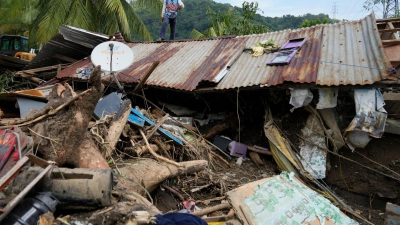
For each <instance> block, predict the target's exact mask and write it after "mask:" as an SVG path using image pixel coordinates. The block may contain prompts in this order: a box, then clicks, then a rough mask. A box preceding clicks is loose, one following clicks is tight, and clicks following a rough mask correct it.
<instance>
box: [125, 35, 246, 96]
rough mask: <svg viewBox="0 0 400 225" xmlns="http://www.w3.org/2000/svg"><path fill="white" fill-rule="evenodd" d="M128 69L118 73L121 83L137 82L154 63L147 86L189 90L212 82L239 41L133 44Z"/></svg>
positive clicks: (238, 47)
mask: <svg viewBox="0 0 400 225" xmlns="http://www.w3.org/2000/svg"><path fill="white" fill-rule="evenodd" d="M132 50H133V52H134V55H135V60H134V63H133V64H132V66H130V67H129V68H127V69H126V70H124V71H122V72H120V73H119V76H118V79H119V80H120V81H121V82H125V83H131V82H138V80H139V79H140V78H141V77H142V76H143V74H144V73H145V72H146V71H147V70H148V68H149V67H150V65H151V64H152V63H153V62H154V61H160V62H161V63H160V65H159V66H158V67H157V68H156V69H155V70H154V72H153V73H152V75H151V76H150V77H149V79H148V80H147V82H146V83H147V84H148V85H155V86H162V87H168V88H175V89H181V90H193V89H195V88H196V86H197V85H198V83H199V82H201V81H211V82H212V81H213V79H214V78H215V77H216V76H217V75H218V74H219V73H220V71H221V70H223V69H224V68H225V67H226V66H227V65H228V63H229V61H230V60H231V58H232V55H234V54H235V53H236V52H238V51H242V50H243V43H241V40H240V39H235V38H231V39H228V38H224V39H218V40H205V41H190V42H170V43H161V44H160V43H151V44H144V43H140V44H135V45H133V47H132Z"/></svg>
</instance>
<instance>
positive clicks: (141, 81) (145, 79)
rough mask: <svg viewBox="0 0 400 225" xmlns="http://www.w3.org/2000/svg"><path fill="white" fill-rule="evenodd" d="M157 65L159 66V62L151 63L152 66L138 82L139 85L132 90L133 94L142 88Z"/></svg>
mask: <svg viewBox="0 0 400 225" xmlns="http://www.w3.org/2000/svg"><path fill="white" fill-rule="evenodd" d="M158 64H160V61H155V62H153V64H152V65H151V66H150V68H149V70H147V72H146V74H144V76H143V77H142V79H141V80H140V82H139V84H138V85H136V87H135V89H134V90H133V93H136V92H138V91H139V90H140V89H141V88H142V86H143V84H144V83H146V81H147V79H148V78H149V77H150V75H151V74H152V73H153V71H154V70H155V69H156V67H157V66H158Z"/></svg>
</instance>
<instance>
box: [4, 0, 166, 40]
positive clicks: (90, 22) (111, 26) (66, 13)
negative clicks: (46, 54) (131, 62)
mask: <svg viewBox="0 0 400 225" xmlns="http://www.w3.org/2000/svg"><path fill="white" fill-rule="evenodd" d="M24 1H29V0H18V1H15V0H0V6H1V8H2V9H3V7H4V8H11V7H13V8H18V9H19V12H20V14H21V15H25V13H26V10H25V5H24V3H23V2H24ZM30 2H33V3H34V7H35V9H36V10H37V12H38V14H37V16H36V17H35V18H34V20H32V21H31V22H32V23H31V24H30V29H29V34H30V35H29V38H30V40H31V41H34V42H41V43H44V42H47V41H48V40H50V38H52V37H53V36H54V35H56V34H58V33H59V30H58V28H59V26H60V25H62V24H67V25H71V26H75V27H79V28H82V29H86V30H89V31H94V32H99V33H105V34H109V35H113V34H114V33H115V32H117V31H119V32H121V33H122V35H123V36H124V38H125V40H131V39H132V38H131V35H132V34H135V35H137V36H138V37H141V38H142V39H143V40H146V41H151V40H152V37H151V35H150V32H149V31H148V29H147V28H146V26H145V25H144V23H143V22H142V21H141V20H140V18H139V17H138V15H137V14H136V13H135V10H134V7H145V8H148V9H151V10H154V11H156V12H160V11H161V7H162V2H161V0H130V1H129V2H128V1H127V0H51V1H49V0H30ZM14 18H15V17H14Z"/></svg>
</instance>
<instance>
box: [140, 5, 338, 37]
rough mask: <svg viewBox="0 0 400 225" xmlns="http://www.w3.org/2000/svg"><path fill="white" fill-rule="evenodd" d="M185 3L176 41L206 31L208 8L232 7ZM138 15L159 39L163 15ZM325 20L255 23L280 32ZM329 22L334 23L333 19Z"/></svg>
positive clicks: (309, 16) (262, 19)
mask: <svg viewBox="0 0 400 225" xmlns="http://www.w3.org/2000/svg"><path fill="white" fill-rule="evenodd" d="M183 2H184V4H185V8H184V9H183V10H181V11H179V15H178V23H177V29H176V39H188V38H189V36H190V32H191V31H192V30H193V29H196V30H198V31H201V32H203V31H205V30H206V29H207V28H208V27H209V23H210V21H209V17H208V15H207V14H206V10H207V8H208V7H210V8H211V9H212V10H213V11H218V10H219V11H221V12H225V11H227V10H228V8H229V7H232V6H231V5H230V4H221V3H217V2H214V1H213V0H184V1H183ZM234 10H235V13H236V14H237V15H238V16H239V15H240V12H241V8H239V7H234ZM138 14H139V16H140V18H141V19H142V20H143V22H144V23H145V24H146V26H147V27H148V29H149V30H150V32H151V34H152V37H153V39H154V40H155V39H157V38H158V33H159V30H160V26H161V13H160V14H159V15H158V14H157V15H156V14H154V13H153V14H152V13H150V12H149V11H148V10H141V11H138ZM324 18H329V15H327V14H322V13H321V14H318V15H312V14H306V15H303V16H293V15H284V16H283V17H268V15H265V16H263V15H260V14H257V16H256V18H255V21H256V23H259V24H263V25H265V26H267V27H268V28H269V29H270V30H272V31H278V30H284V29H294V28H299V27H300V25H301V23H302V22H303V21H304V20H305V19H307V20H310V21H311V20H315V19H320V20H323V19H324ZM329 21H330V22H333V21H332V20H331V19H329ZM134 39H135V40H138V38H137V37H134Z"/></svg>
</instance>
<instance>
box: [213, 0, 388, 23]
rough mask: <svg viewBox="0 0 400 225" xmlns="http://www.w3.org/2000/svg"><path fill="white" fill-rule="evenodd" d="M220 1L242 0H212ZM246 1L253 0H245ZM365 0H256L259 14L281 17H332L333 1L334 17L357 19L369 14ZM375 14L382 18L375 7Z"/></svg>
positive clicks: (237, 1)
mask: <svg viewBox="0 0 400 225" xmlns="http://www.w3.org/2000/svg"><path fill="white" fill-rule="evenodd" d="M214 1H215V2H220V3H229V4H231V5H234V6H238V7H241V6H242V3H243V1H244V0H214ZM247 1H248V2H251V1H255V0H247ZM365 1H366V0H335V1H334V0H332V1H331V0H303V1H299V0H285V1H277V0H258V6H259V8H261V10H262V11H264V14H262V13H261V12H259V14H261V15H264V16H269V17H276V16H277V17H281V16H283V15H287V14H291V15H294V16H299V15H304V14H307V13H311V14H319V13H325V14H329V17H330V18H333V15H332V8H333V5H334V2H336V5H337V14H336V19H340V20H342V19H347V20H359V19H361V18H364V17H365V16H366V15H368V14H370V12H368V11H367V10H365V9H364V8H363V4H364V2H365ZM374 10H375V15H376V17H377V18H382V11H381V10H380V9H379V8H378V7H375V9H374Z"/></svg>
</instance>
